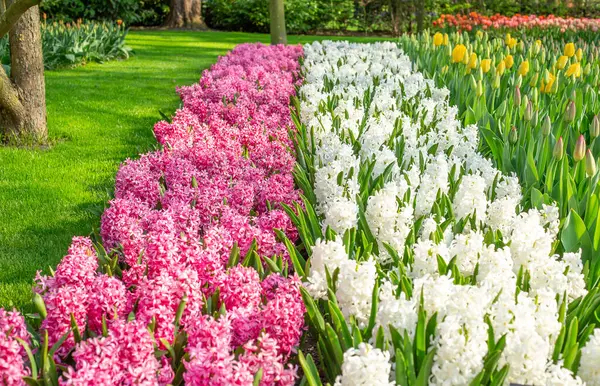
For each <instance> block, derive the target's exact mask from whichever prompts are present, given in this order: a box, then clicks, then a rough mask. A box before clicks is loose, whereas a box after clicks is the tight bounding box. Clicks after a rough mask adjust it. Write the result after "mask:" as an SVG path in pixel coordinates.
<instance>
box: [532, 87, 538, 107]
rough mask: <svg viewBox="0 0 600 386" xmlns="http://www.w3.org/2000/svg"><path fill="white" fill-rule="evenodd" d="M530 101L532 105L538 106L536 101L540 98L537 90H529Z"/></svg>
mask: <svg viewBox="0 0 600 386" xmlns="http://www.w3.org/2000/svg"><path fill="white" fill-rule="evenodd" d="M531 94H532V95H531V100H532V101H533V105H534V106H537V105H538V100H539V98H540V92H539V91H538V89H537V88H534V89H533V90H531Z"/></svg>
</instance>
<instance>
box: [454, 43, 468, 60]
mask: <svg viewBox="0 0 600 386" xmlns="http://www.w3.org/2000/svg"><path fill="white" fill-rule="evenodd" d="M466 53H467V47H465V46H464V44H459V45H457V46H456V47H454V49H453V50H452V63H460V62H462V61H463V58H464V56H465V54H466Z"/></svg>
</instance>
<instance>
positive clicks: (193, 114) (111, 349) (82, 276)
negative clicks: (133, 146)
mask: <svg viewBox="0 0 600 386" xmlns="http://www.w3.org/2000/svg"><path fill="white" fill-rule="evenodd" d="M301 55H302V49H301V47H299V46H298V47H296V46H264V45H261V44H247V45H241V46H238V47H237V48H236V49H235V50H233V51H232V52H231V53H230V54H229V55H227V56H225V57H223V58H221V59H219V61H218V62H217V63H216V64H215V65H214V66H213V67H212V68H211V69H210V70H208V71H205V72H204V74H203V77H202V79H201V80H200V81H199V83H198V84H196V85H193V86H190V87H182V88H180V89H179V92H180V95H181V98H182V100H183V108H182V109H180V110H178V111H177V113H176V114H175V116H174V117H173V120H172V122H170V123H168V122H159V123H157V124H156V126H155V135H156V137H157V140H158V141H159V143H160V144H161V145H162V146H163V149H161V150H158V151H154V152H150V153H148V154H145V155H142V156H141V157H140V158H139V159H137V160H127V161H126V162H125V163H124V164H123V165H122V166H121V168H120V170H119V172H118V173H117V177H116V183H115V199H114V200H112V201H111V202H110V207H109V208H108V209H106V211H105V212H104V214H103V216H102V223H101V231H100V234H101V236H102V242H103V246H104V248H105V249H106V250H107V251H108V252H109V254H110V258H113V257H114V256H118V260H119V268H118V269H117V272H116V273H115V272H112V273H111V272H108V271H107V269H106V267H100V266H99V260H98V256H97V254H96V249H95V246H94V245H93V243H92V241H91V240H90V239H89V238H82V237H76V238H74V239H73V243H72V245H71V248H69V252H68V254H67V255H66V256H65V257H64V259H63V260H62V261H61V263H60V264H59V265H58V267H57V269H56V272H55V274H54V275H53V276H42V275H41V274H39V273H38V275H37V278H36V280H37V282H38V286H37V288H36V291H37V292H38V293H39V294H40V295H41V296H42V297H43V299H44V302H45V305H46V309H47V317H46V318H45V320H44V321H43V322H42V327H41V329H42V330H46V331H47V332H48V336H49V343H50V345H52V344H54V343H56V342H58V341H59V340H60V339H61V338H62V337H63V336H65V335H66V340H65V341H64V343H62V345H61V346H60V348H59V349H58V351H57V352H56V354H55V359H56V360H57V362H59V363H62V364H65V363H71V362H70V361H71V360H72V361H74V363H75V365H74V366H70V367H68V370H66V371H65V372H64V373H63V374H62V376H61V378H60V383H61V385H84V384H90V383H96V384H106V385H113V384H114V385H116V384H141V385H164V384H168V383H170V382H172V380H173V378H174V376H175V372H174V371H175V369H173V368H172V367H171V364H170V359H169V358H167V357H165V356H162V357H160V358H158V359H157V358H155V356H154V351H155V349H156V348H158V349H165V348H166V347H165V346H166V345H165V342H168V343H169V344H171V343H173V342H174V340H175V338H176V333H185V334H186V335H187V346H186V347H185V351H186V352H187V353H188V355H189V358H190V359H189V360H185V361H184V365H185V370H186V371H185V373H184V374H183V377H184V380H185V382H186V383H187V384H190V385H209V384H214V385H223V384H228V385H237V384H239V385H248V384H252V381H253V378H254V374H255V373H256V372H257V371H258V369H259V368H262V369H263V379H262V381H261V385H274V384H277V385H288V384H293V383H294V381H295V380H296V377H297V376H296V369H295V368H293V367H290V366H288V365H286V363H287V362H288V360H289V357H290V355H291V354H292V353H293V352H294V350H295V347H296V346H297V345H298V343H299V340H300V336H301V334H302V331H303V329H304V312H305V309H304V304H303V302H302V298H301V296H300V291H299V286H300V280H299V278H298V277H297V276H290V277H283V276H282V275H280V274H271V275H269V276H268V277H267V278H265V280H264V281H262V282H261V276H260V275H259V273H258V272H257V271H256V270H255V269H254V268H252V267H242V266H234V267H228V266H227V263H228V261H229V258H230V253H231V250H232V248H233V247H234V245H237V246H238V248H239V249H240V254H241V255H242V256H243V255H245V253H246V252H247V251H248V249H249V248H250V247H251V246H252V244H253V242H254V241H256V246H257V249H256V251H257V252H258V253H259V254H260V255H264V256H270V257H274V256H276V255H279V256H282V257H283V258H284V259H288V258H289V256H288V255H287V252H286V249H285V246H284V245H283V243H281V242H280V241H279V240H278V239H277V238H276V237H275V229H281V230H282V231H283V232H285V234H286V235H287V236H288V237H289V238H290V239H291V240H292V241H294V240H296V239H297V237H298V232H297V230H296V229H295V228H294V226H293V224H292V222H291V220H290V218H289V217H288V215H287V214H286V213H285V211H284V210H283V207H282V204H286V205H290V206H292V207H293V206H294V205H295V204H296V203H299V204H300V205H301V203H300V202H299V192H298V191H297V190H296V188H295V185H294V178H293V174H292V172H293V169H294V164H295V159H294V157H293V154H292V153H291V152H290V150H289V149H290V148H291V142H290V139H289V138H288V130H289V129H291V128H292V127H293V124H292V121H291V117H290V113H289V101H290V97H291V96H293V95H294V94H295V90H296V86H297V85H299V84H300V82H301V79H300V77H299V71H300V66H299V63H298V58H299V57H300V56H301ZM104 263H105V262H104ZM104 263H103V264H104ZM102 272H105V273H102ZM109 274H112V275H114V276H110V275H109ZM216 293H218V294H219V296H218V297H217V298H216V304H213V307H214V308H213V309H220V308H221V309H224V311H225V312H224V314H223V315H220V316H218V318H217V319H215V317H217V316H211V315H204V314H203V312H204V307H205V306H206V304H205V303H206V299H207V298H209V297H214V296H215V294H216ZM182 302H185V307H184V308H183V312H182V314H181V315H180V316H181V318H180V320H179V321H178V323H179V324H178V325H177V316H178V314H177V312H178V309H179V308H180V305H182V304H183V303H182ZM0 316H1V315H0ZM0 319H1V318H0ZM71 319H73V320H74V322H75V324H76V326H77V328H78V330H79V332H80V333H81V335H82V336H84V337H86V336H88V338H87V339H84V340H83V341H81V342H79V343H76V342H75V335H74V334H73V332H72V331H71V325H72V321H71ZM1 326H2V324H1V322H0V327H1ZM149 326H150V327H151V332H149V329H148V328H149ZM106 329H108V336H102V332H103V331H105V330H106ZM0 330H1V328H0ZM86 330H87V331H86ZM15 331H17V330H15ZM19 331H21V330H19ZM25 337H26V336H25ZM5 341H7V342H8V343H6V342H5ZM13 343H14V339H12V340H10V339H8V340H7V339H4V337H3V336H2V334H0V347H3V346H2V345H3V344H4V345H5V346H6V347H7V348H6V349H5V350H6V351H7V353H8V352H9V351H10V350H12V351H10V352H11V353H12V355H13V357H15V358H16V355H17V354H18V356H19V358H20V357H21V356H22V354H23V353H22V350H21V349H20V348H18V347H17V346H14V344H13ZM13 346H14V347H13ZM1 350H2V349H1V348H0V352H1ZM236 350H242V351H243V354H241V355H238V356H236V355H235V352H236ZM7 355H8V354H7ZM11 358H12V357H11ZM236 358H237V359H236ZM16 363H17V364H16V365H14V366H13V367H12V368H11V371H12V372H11V374H12V375H11V377H16V378H15V379H18V378H19V377H20V376H22V375H23V374H26V372H27V369H26V367H24V366H23V363H24V362H23V359H22V358H21V361H20V362H16ZM19 363H20V365H19ZM2 364H3V363H2V362H0V366H1V365H2ZM18 366H21V367H18ZM0 368H1V367H0Z"/></svg>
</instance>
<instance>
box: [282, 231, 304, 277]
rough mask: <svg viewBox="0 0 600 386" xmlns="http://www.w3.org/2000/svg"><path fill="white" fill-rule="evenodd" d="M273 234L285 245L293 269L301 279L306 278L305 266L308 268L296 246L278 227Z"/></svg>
mask: <svg viewBox="0 0 600 386" xmlns="http://www.w3.org/2000/svg"><path fill="white" fill-rule="evenodd" d="M275 234H276V235H277V237H278V239H279V240H281V241H283V244H284V245H285V247H286V249H287V251H288V254H289V255H290V260H291V261H292V265H293V267H294V271H295V272H296V273H297V274H298V276H300V277H301V278H302V279H306V274H307V271H308V269H307V270H306V271H305V268H308V267H307V262H306V260H304V258H303V257H302V255H301V254H300V252H299V251H298V249H297V248H296V246H295V245H294V244H293V243H292V242H291V241H290V239H288V238H287V236H286V235H285V233H283V232H282V231H281V230H279V229H275Z"/></svg>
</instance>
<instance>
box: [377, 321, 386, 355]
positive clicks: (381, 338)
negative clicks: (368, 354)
mask: <svg viewBox="0 0 600 386" xmlns="http://www.w3.org/2000/svg"><path fill="white" fill-rule="evenodd" d="M375 347H376V348H378V349H380V350H385V349H386V347H385V333H384V331H383V327H382V326H379V328H378V329H377V334H376V335H375Z"/></svg>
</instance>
